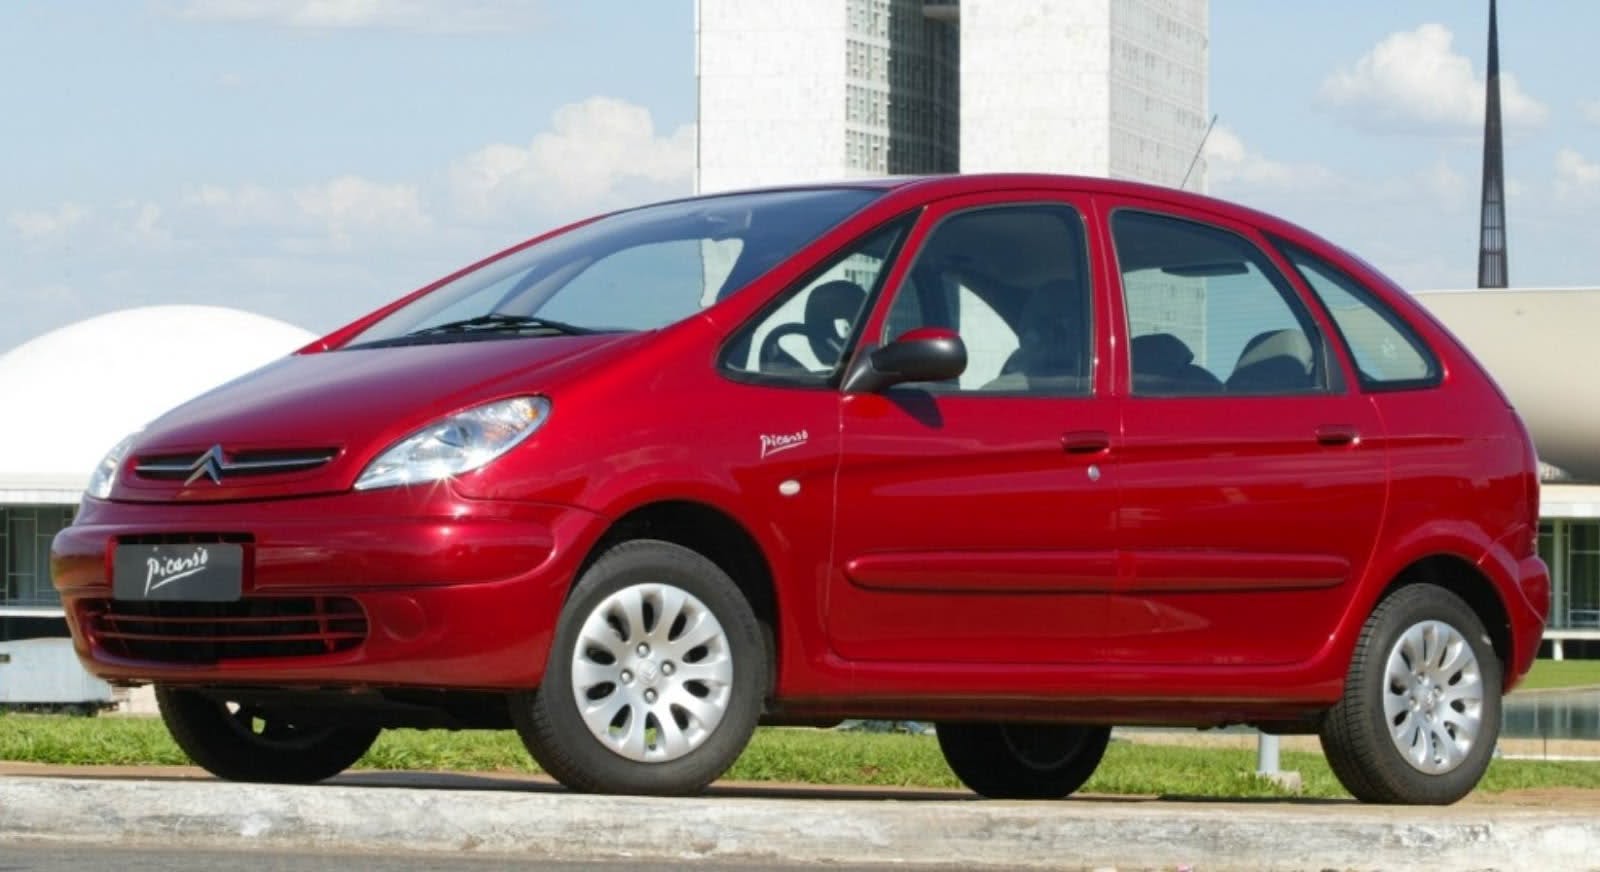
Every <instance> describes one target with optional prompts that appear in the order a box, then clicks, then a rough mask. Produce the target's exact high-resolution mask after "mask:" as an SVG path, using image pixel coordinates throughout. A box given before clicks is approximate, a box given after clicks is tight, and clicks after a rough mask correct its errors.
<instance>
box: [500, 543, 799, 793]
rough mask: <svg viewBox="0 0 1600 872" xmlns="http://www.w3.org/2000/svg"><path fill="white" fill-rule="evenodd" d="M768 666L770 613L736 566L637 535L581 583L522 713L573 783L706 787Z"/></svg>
mask: <svg viewBox="0 0 1600 872" xmlns="http://www.w3.org/2000/svg"><path fill="white" fill-rule="evenodd" d="M768 669H769V667H768V654H767V646H766V642H765V639H764V637H763V634H762V631H761V626H760V624H759V623H758V622H757V621H756V617H755V614H754V612H753V611H752V610H751V608H750V604H749V602H747V601H746V600H745V597H744V594H743V592H742V591H740V590H739V587H738V586H737V585H736V584H734V582H733V579H731V578H729V577H728V575H727V573H725V572H723V571H722V570H721V569H720V568H719V567H718V566H717V565H716V564H715V563H712V562H711V561H710V560H708V559H706V558H705V557H703V556H701V555H700V554H697V553H695V552H694V551H691V550H689V549H687V548H683V547H681V546H679V545H674V544H672V543H669V542H660V541H654V540H638V541H633V542H626V543H623V544H622V545H618V546H617V547H615V548H613V549H611V550H610V551H608V552H606V553H605V554H604V555H603V556H601V558H600V559H599V560H597V561H595V564H594V565H593V566H592V567H590V569H589V570H588V571H587V572H585V573H584V575H583V578H582V579H580V580H579V581H578V584H577V586H576V587H574V588H573V591H572V595H571V596H570V597H569V598H568V600H567V603H566V605H565V606H564V607H563V608H562V610H561V618H560V621H559V623H558V625H557V627H556V635H555V640H554V643H553V645H552V647H551V651H550V659H549V661H548V663H547V664H546V666H545V675H544V681H543V683H542V684H541V686H540V687H539V689H538V690H537V691H535V692H534V693H531V694H525V695H522V696H520V697H518V698H517V699H515V700H514V701H513V704H512V717H513V719H514V720H515V722H516V726H517V732H518V733H519V734H520V735H521V736H522V740H523V744H525V745H526V746H527V748H528V751H529V753H531V754H532V755H533V758H534V759H535V760H537V761H538V763H539V765H540V766H541V767H543V768H544V770H545V771H546V772H548V773H550V775H551V776H552V777H553V778H555V779H556V780H557V781H559V782H561V783H562V784H564V785H566V786H567V787H569V788H571V789H573V790H578V791H585V792H592V793H648V794H687V793H695V792H698V791H700V790H701V789H702V788H704V787H705V786H706V785H707V784H710V783H711V782H712V781H714V780H716V778H717V777H718V776H720V775H721V774H722V773H723V772H724V771H726V770H727V768H728V767H729V766H731V765H733V761H734V760H735V759H737V758H738V756H739V754H740V752H741V751H743V750H744V747H745V744H746V743H747V742H748V741H749V740H750V735H751V733H752V732H754V730H755V727H756V721H757V720H758V719H759V718H760V716H761V708H762V704H763V703H764V701H765V698H766V692H767V675H768Z"/></svg>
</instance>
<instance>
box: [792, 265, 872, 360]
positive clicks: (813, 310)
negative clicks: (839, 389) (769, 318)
mask: <svg viewBox="0 0 1600 872" xmlns="http://www.w3.org/2000/svg"><path fill="white" fill-rule="evenodd" d="M866 302H867V292H866V291H864V290H862V289H861V286H860V285H858V284H856V283H855V282H852V281H846V280H844V279H836V280H834V281H831V282H826V283H824V284H820V285H817V286H816V287H815V288H812V289H811V296H809V297H807V298H806V339H807V340H809V341H810V343H811V353H813V354H815V355H816V356H817V360H818V361H820V362H822V363H823V364H826V365H828V366H832V365H834V364H835V363H838V362H839V355H840V353H841V352H843V351H844V340H845V333H844V332H841V330H840V329H839V326H838V322H839V321H843V322H845V323H844V331H845V332H847V331H849V329H850V325H851V324H853V323H855V320H856V315H857V314H858V313H860V311H861V307H862V306H863V305H865V304H866Z"/></svg>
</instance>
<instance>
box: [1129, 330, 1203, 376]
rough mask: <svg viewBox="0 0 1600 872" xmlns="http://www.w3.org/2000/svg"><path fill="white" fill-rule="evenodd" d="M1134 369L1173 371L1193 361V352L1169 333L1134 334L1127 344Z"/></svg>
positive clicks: (1141, 370)
mask: <svg viewBox="0 0 1600 872" xmlns="http://www.w3.org/2000/svg"><path fill="white" fill-rule="evenodd" d="M1128 347H1129V348H1130V349H1131V350H1132V352H1133V365H1134V369H1136V370H1138V371H1140V372H1174V371H1176V370H1180V369H1183V368H1184V367H1186V366H1188V365H1189V364H1190V363H1193V362H1194V352H1193V351H1190V350H1189V346H1187V345H1184V344H1183V340H1182V339H1179V338H1178V337H1176V336H1173V335H1172V334H1171V333H1149V334H1146V335H1144V336H1135V337H1133V341H1132V342H1130V343H1129V344H1128Z"/></svg>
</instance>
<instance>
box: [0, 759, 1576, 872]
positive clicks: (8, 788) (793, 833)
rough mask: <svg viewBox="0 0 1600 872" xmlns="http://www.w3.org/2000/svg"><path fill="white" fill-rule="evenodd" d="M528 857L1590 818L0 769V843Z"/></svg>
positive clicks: (1169, 839) (1291, 832)
mask: <svg viewBox="0 0 1600 872" xmlns="http://www.w3.org/2000/svg"><path fill="white" fill-rule="evenodd" d="M8 838H11V839H18V838H33V839H51V840H75V841H86V842H101V843H104V842H116V843H124V844H139V845H167V846H170V845H173V844H183V845H185V846H192V847H212V848H254V849H261V850H272V849H298V850H338V851H379V852H384V853H395V852H419V853H427V852H460V851H469V852H480V853H486V854H513V855H519V856H521V857H524V858H528V859H547V860H564V861H582V860H601V859H619V860H683V859H688V860H711V861H722V862H734V863H738V862H744V863H751V864H758V863H764V862H767V861H775V860H781V861H784V862H789V863H812V862H820V863H893V864H903V865H917V864H925V865H948V866H955V867H961V868H986V867H987V868H998V867H1004V868H1050V869H1061V868H1072V867H1077V866H1081V867H1103V866H1114V867H1118V868H1121V869H1128V868H1146V867H1148V868H1166V869H1173V868H1178V867H1181V866H1186V865H1187V866H1194V867H1200V868H1206V869H1216V868H1291V869H1298V868H1306V869H1327V868H1338V869H1379V868H1381V869H1412V868H1415V869H1424V868H1425V869H1428V870H1430V872H1432V870H1437V869H1452V868H1455V869H1464V868H1472V869H1484V868H1507V869H1511V868H1521V869H1528V868H1543V869H1580V868H1591V867H1594V866H1596V864H1600V821H1596V820H1594V819H1593V818H1592V817H1591V816H1588V815H1584V814H1580V813H1574V812H1568V811H1555V810H1530V809H1505V808H1485V807H1482V806H1476V807H1456V808H1448V809H1394V808H1373V807H1362V806H1355V805H1350V804H1343V803H1322V804H1311V803H1307V804H1287V805H1286V804H1272V805H1257V804H1245V803H1207V804H1187V803H1155V802H1114V801H1096V800H1077V801H1069V802H1060V803H1007V802H978V801H960V800H958V801H948V800H946V801H903V800H859V799H837V800H836V799H825V798H823V799H766V798H745V797H740V798H695V799H652V798H639V797H596V796H578V795H573V794H568V793H563V792H559V791H551V792H543V791H530V792H520V791H483V790H441V789H411V788H362V787H342V786H332V785H324V786H317V787H280V786H269V785H253V784H228V783H221V782H190V781H161V782H153V781H91V780H82V779H61V778H26V777H8V778H0V841H3V840H4V839H8Z"/></svg>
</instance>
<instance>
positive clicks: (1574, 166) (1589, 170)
mask: <svg viewBox="0 0 1600 872" xmlns="http://www.w3.org/2000/svg"><path fill="white" fill-rule="evenodd" d="M1556 190H1557V191H1559V192H1561V193H1563V194H1573V193H1578V192H1588V191H1600V163H1595V162H1594V161H1591V160H1588V159H1587V158H1585V157H1584V156H1583V155H1581V154H1579V153H1578V152H1576V151H1574V150H1572V149H1570V148H1563V149H1561V150H1560V151H1558V152H1556Z"/></svg>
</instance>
